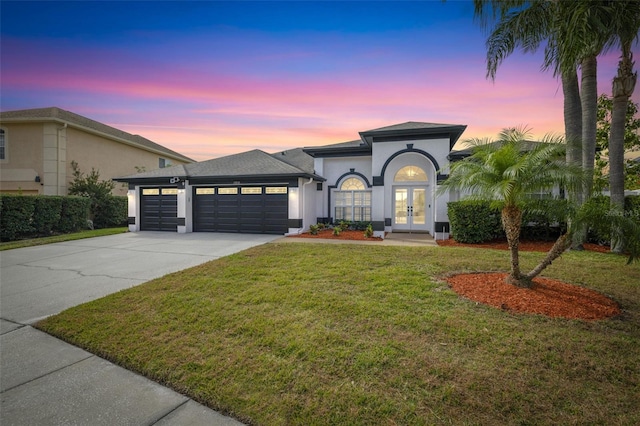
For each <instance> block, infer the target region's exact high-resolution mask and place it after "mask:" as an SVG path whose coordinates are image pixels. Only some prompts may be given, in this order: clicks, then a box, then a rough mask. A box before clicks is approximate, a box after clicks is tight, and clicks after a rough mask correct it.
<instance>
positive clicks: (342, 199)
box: [334, 178, 371, 222]
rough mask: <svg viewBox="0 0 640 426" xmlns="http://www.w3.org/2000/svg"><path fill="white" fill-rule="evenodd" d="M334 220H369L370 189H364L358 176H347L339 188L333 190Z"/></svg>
mask: <svg viewBox="0 0 640 426" xmlns="http://www.w3.org/2000/svg"><path fill="white" fill-rule="evenodd" d="M334 196H335V215H334V220H335V221H336V222H338V221H341V220H345V221H352V222H368V221H371V191H366V187H365V185H364V183H363V182H362V181H361V180H360V179H358V178H348V179H346V180H344V181H343V182H342V185H340V189H339V190H338V191H335V192H334Z"/></svg>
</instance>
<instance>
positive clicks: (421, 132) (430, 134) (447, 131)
mask: <svg viewBox="0 0 640 426" xmlns="http://www.w3.org/2000/svg"><path fill="white" fill-rule="evenodd" d="M466 128H467V126H465V125H461V124H442V123H424V122H420V121H407V122H406V123H400V124H393V125H391V126H386V127H380V128H378V129H373V130H367V131H364V132H360V138H361V139H362V140H363V141H364V142H366V143H368V144H371V143H375V142H389V141H393V140H395V141H398V140H417V139H433V138H448V139H449V149H451V148H453V146H454V145H455V144H456V142H457V141H458V139H459V138H460V136H461V135H462V133H463V132H464V131H465V129H466Z"/></svg>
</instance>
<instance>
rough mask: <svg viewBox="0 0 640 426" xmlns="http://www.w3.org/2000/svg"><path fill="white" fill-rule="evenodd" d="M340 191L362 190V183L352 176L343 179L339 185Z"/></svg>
mask: <svg viewBox="0 0 640 426" xmlns="http://www.w3.org/2000/svg"><path fill="white" fill-rule="evenodd" d="M340 191H364V183H363V182H362V181H361V180H360V179H358V178H354V177H352V178H349V179H345V180H344V181H343V182H342V185H340Z"/></svg>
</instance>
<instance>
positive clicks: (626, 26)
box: [609, 0, 640, 253]
mask: <svg viewBox="0 0 640 426" xmlns="http://www.w3.org/2000/svg"><path fill="white" fill-rule="evenodd" d="M609 7H610V8H611V21H610V27H611V28H612V32H613V34H614V38H615V40H616V41H617V43H618V44H619V46H620V50H621V57H620V62H619V63H618V73H617V75H616V76H615V77H614V78H613V88H612V94H613V105H612V108H611V133H610V136H609V190H610V191H611V206H612V207H613V208H615V209H618V210H619V211H620V212H622V211H623V210H624V133H625V132H624V126H625V117H626V113H627V104H628V103H629V99H630V98H631V95H632V94H633V91H634V89H635V86H636V81H637V79H638V73H637V72H634V71H633V65H634V62H633V53H632V52H631V47H632V46H633V44H634V43H636V42H637V40H638V32H639V31H640V1H638V0H627V1H624V0H621V1H615V2H611V3H610V5H609ZM622 241H623V235H622V233H621V231H620V229H618V228H614V229H613V233H612V238H611V251H613V252H617V253H619V252H622V250H623V242H622Z"/></svg>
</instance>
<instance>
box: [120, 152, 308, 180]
mask: <svg viewBox="0 0 640 426" xmlns="http://www.w3.org/2000/svg"><path fill="white" fill-rule="evenodd" d="M283 152H285V155H282V152H280V153H276V154H267V153H266V152H264V151H261V150H259V149H254V150H252V151H247V152H242V153H239V154H233V155H228V156H226V157H221V158H214V159H212V160H207V161H201V162H199V163H191V164H185V165H181V166H173V167H167V168H164V169H157V170H152V171H149V172H142V173H138V174H135V175H131V176H124V177H122V178H118V179H116V180H121V181H125V182H126V181H128V180H134V179H153V178H165V177H184V178H200V177H236V176H269V175H279V176H307V177H317V178H320V177H319V176H316V175H315V173H314V171H313V158H312V157H311V156H309V155H307V154H305V153H304V152H302V150H301V149H300V148H298V149H295V150H290V151H283ZM285 157H286V158H287V161H285ZM305 157H308V158H305ZM295 164H299V166H297V165H295Z"/></svg>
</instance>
